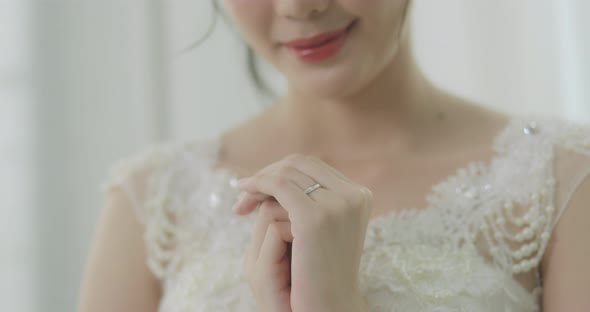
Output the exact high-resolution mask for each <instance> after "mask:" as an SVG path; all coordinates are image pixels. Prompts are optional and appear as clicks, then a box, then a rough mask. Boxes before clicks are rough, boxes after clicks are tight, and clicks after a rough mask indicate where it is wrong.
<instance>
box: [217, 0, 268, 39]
mask: <svg viewBox="0 0 590 312" xmlns="http://www.w3.org/2000/svg"><path fill="white" fill-rule="evenodd" d="M226 7H227V9H228V10H229V12H230V14H231V16H232V19H233V20H234V22H235V23H236V24H237V25H238V26H239V27H238V28H239V29H238V30H239V31H240V32H241V33H242V34H243V36H244V38H245V39H246V40H247V41H248V42H250V43H251V44H253V45H254V46H256V45H258V44H260V43H259V42H260V41H261V40H268V39H269V38H268V36H269V34H270V27H271V24H272V19H273V15H272V0H226Z"/></svg>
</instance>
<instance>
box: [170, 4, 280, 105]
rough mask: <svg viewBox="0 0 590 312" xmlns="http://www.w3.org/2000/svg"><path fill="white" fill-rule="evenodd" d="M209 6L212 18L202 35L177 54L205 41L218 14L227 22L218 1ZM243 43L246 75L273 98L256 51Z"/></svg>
mask: <svg viewBox="0 0 590 312" xmlns="http://www.w3.org/2000/svg"><path fill="white" fill-rule="evenodd" d="M211 6H212V8H213V18H212V19H211V23H210V24H209V27H208V28H207V31H206V32H205V34H204V35H203V37H201V38H199V39H198V40H197V41H195V42H194V43H192V44H191V45H190V46H188V47H186V48H184V49H183V50H181V51H180V53H179V54H183V53H186V52H189V51H191V50H192V49H194V48H197V47H198V46H200V45H201V44H202V43H203V42H205V40H207V39H208V38H209V36H211V34H212V33H213V31H214V30H215V27H216V25H217V19H218V18H219V16H221V18H222V19H223V21H224V22H225V23H226V24H229V23H228V19H227V16H225V14H224V12H223V9H222V8H221V7H219V3H218V2H217V1H216V0H211ZM244 45H245V48H246V66H247V67H246V68H247V71H248V75H249V76H250V79H251V80H252V82H253V83H254V86H255V87H256V89H257V90H258V91H259V92H260V93H261V94H262V95H264V96H268V97H270V98H275V97H276V96H277V94H276V93H275V91H274V90H273V89H272V88H271V87H270V86H269V85H268V84H267V83H266V82H265V81H264V78H263V77H262V74H261V72H260V68H259V59H258V57H257V56H256V53H255V52H254V50H253V49H252V48H251V47H250V46H249V45H248V44H247V43H244Z"/></svg>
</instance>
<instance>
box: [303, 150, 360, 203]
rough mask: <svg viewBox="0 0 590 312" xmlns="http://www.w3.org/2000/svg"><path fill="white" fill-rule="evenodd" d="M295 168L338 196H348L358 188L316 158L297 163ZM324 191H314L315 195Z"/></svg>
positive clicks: (312, 157)
mask: <svg viewBox="0 0 590 312" xmlns="http://www.w3.org/2000/svg"><path fill="white" fill-rule="evenodd" d="M293 166H294V167H295V168H297V169H298V170H300V171H301V172H303V173H305V174H307V175H309V176H310V177H311V178H312V179H314V180H315V181H317V183H319V184H320V185H321V186H322V187H323V188H324V189H327V190H330V191H332V192H334V193H336V194H338V195H342V196H348V195H349V194H350V193H351V192H353V191H354V190H355V189H357V188H358V184H356V183H354V182H353V181H352V180H350V179H349V178H346V177H345V176H344V175H343V174H342V173H339V172H338V170H336V169H334V168H332V167H330V166H329V165H327V164H326V163H324V162H322V161H321V160H320V159H318V158H316V157H314V156H308V157H306V159H304V160H301V161H297V162H295V163H293ZM322 191H325V190H318V191H314V194H315V193H316V192H320V193H321V192H322Z"/></svg>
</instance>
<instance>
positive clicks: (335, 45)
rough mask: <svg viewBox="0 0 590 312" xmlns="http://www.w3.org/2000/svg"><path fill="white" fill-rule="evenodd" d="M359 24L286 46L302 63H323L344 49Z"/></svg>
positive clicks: (350, 24)
mask: <svg viewBox="0 0 590 312" xmlns="http://www.w3.org/2000/svg"><path fill="white" fill-rule="evenodd" d="M357 23H358V20H354V21H352V22H350V23H349V24H348V25H347V26H346V27H344V28H342V29H339V30H336V31H332V32H325V33H321V34H317V35H315V36H311V37H309V38H303V39H297V40H293V41H290V42H287V43H285V46H286V47H287V48H288V49H289V50H291V51H292V52H294V53H295V55H296V56H297V58H298V59H299V60H301V61H302V62H305V63H318V62H322V61H324V60H327V59H329V58H331V57H332V56H334V55H336V54H337V53H338V52H339V51H340V50H341V49H342V48H343V47H344V44H345V43H346V41H347V39H348V35H349V34H350V32H351V31H352V29H353V28H354V27H355V26H356V24H357Z"/></svg>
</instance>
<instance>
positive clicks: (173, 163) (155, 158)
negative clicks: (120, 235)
mask: <svg viewBox="0 0 590 312" xmlns="http://www.w3.org/2000/svg"><path fill="white" fill-rule="evenodd" d="M217 144H218V140H217V137H215V136H213V137H206V138H197V139H190V140H167V141H160V142H155V143H152V144H149V145H147V146H143V147H142V148H140V149H138V150H136V151H134V152H133V153H131V154H128V155H125V156H123V157H121V158H119V159H118V160H117V161H115V162H114V163H112V164H111V165H110V167H109V169H108V172H107V175H106V177H105V179H104V180H103V182H102V184H101V190H102V191H103V192H107V191H109V190H112V189H119V190H121V191H123V193H124V194H125V195H126V196H127V197H128V198H129V199H130V201H131V202H132V204H133V205H134V206H135V210H136V211H137V212H138V214H139V219H140V221H143V222H145V213H144V210H145V209H146V208H145V207H146V205H147V204H148V203H149V202H150V201H153V200H155V197H157V196H159V197H160V198H164V197H169V196H172V195H174V196H178V195H181V194H180V193H179V192H182V190H183V189H184V188H183V187H187V186H190V187H192V188H196V187H198V185H200V184H201V181H202V180H203V179H204V178H205V176H206V175H207V174H208V173H210V172H211V169H212V166H213V162H214V160H215V158H216V153H217Z"/></svg>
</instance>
